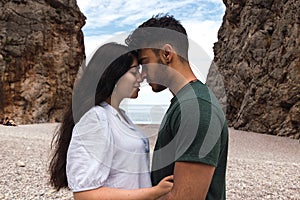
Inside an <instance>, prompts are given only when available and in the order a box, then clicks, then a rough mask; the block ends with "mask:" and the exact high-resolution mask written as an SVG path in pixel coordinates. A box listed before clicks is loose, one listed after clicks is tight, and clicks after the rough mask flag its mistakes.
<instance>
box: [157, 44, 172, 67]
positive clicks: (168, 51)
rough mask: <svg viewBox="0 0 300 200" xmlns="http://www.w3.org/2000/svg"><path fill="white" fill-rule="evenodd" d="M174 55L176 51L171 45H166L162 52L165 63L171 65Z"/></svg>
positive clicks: (161, 55)
mask: <svg viewBox="0 0 300 200" xmlns="http://www.w3.org/2000/svg"><path fill="white" fill-rule="evenodd" d="M173 55H174V49H173V47H172V45H170V44H165V45H164V46H163V47H162V49H161V50H160V57H161V59H162V61H163V63H166V64H169V63H170V62H171V61H172V59H173Z"/></svg>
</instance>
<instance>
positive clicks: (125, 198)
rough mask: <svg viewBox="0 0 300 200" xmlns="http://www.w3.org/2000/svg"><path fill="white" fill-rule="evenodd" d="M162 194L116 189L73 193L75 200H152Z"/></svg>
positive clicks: (145, 190)
mask: <svg viewBox="0 0 300 200" xmlns="http://www.w3.org/2000/svg"><path fill="white" fill-rule="evenodd" d="M161 195H163V194H162V192H159V190H158V188H157V187H156V186H155V187H151V188H141V189H133V190H125V189H118V188H108V187H101V188H97V189H94V190H88V191H83V192H74V199H75V200H103V199H105V200H129V199H130V200H153V199H157V198H159V197H160V196H161Z"/></svg>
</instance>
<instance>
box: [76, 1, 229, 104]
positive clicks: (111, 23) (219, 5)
mask: <svg viewBox="0 0 300 200" xmlns="http://www.w3.org/2000/svg"><path fill="white" fill-rule="evenodd" d="M77 4H78V6H79V8H80V10H81V12H82V13H83V14H84V15H85V16H86V18H87V19H86V24H85V25H84V27H83V29H82V30H83V34H84V43H85V51H86V52H85V53H86V56H87V59H89V58H90V57H91V55H92V53H93V52H94V51H95V50H96V48H97V47H99V46H100V45H101V44H103V43H106V42H108V41H115V42H119V43H124V39H125V38H126V37H127V36H128V35H129V34H130V32H131V31H133V30H134V29H135V28H136V27H138V26H139V25H140V24H141V23H143V22H144V21H146V20H147V19H149V18H151V17H152V16H154V15H157V14H159V13H168V14H169V15H173V16H174V17H175V18H176V19H177V20H179V21H180V22H181V23H182V25H183V26H184V27H185V29H186V31H187V34H188V37H189V40H190V43H191V42H192V43H194V45H191V46H195V45H196V49H195V50H193V51H192V52H193V53H194V54H195V55H196V54H197V53H198V52H199V48H201V49H202V50H203V52H204V53H202V54H203V55H204V57H205V60H206V61H205V63H204V64H203V62H201V63H200V64H198V65H197V63H198V62H197V61H195V63H196V64H195V66H197V67H196V68H194V69H195V73H196V75H197V76H199V79H200V80H202V81H204V82H205V78H206V74H207V71H208V68H209V65H210V62H211V61H212V59H213V44H214V43H215V42H217V33H218V30H219V28H220V26H221V23H222V18H223V15H224V13H225V5H224V3H223V1H222V0H172V1H171V0H165V1H159V0H146V1H145V0H77ZM196 57H197V56H196ZM201 60H204V59H203V58H202V59H201ZM191 64H192V65H194V64H193V63H191ZM199 65H202V66H201V67H202V68H201V69H200V68H199V67H200V66H199ZM203 65H206V67H203ZM197 71H198V72H199V73H198V72H197ZM200 71H201V72H200ZM171 98H172V95H171V93H170V92H169V91H168V90H166V91H164V92H162V93H153V92H152V91H151V88H150V87H149V86H148V85H147V84H146V83H143V84H142V86H141V91H140V93H139V98H138V99H136V100H134V102H135V103H138V104H169V100H170V99H171Z"/></svg>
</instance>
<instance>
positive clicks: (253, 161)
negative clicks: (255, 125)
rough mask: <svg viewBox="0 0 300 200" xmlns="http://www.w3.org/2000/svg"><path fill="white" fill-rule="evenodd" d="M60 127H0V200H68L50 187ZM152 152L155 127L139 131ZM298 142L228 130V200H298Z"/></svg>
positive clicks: (68, 194) (66, 194) (69, 196)
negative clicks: (54, 144) (52, 152)
mask: <svg viewBox="0 0 300 200" xmlns="http://www.w3.org/2000/svg"><path fill="white" fill-rule="evenodd" d="M58 125H59V124H51V123H49V124H47V123H46V124H34V125H19V126H17V127H7V126H2V125H0V149H1V163H0V199H22V200H24V199H72V193H71V192H70V191H68V190H61V191H59V192H56V191H55V190H54V189H53V188H51V186H49V184H48V179H49V175H48V173H47V166H48V163H49V155H50V143H51V138H52V135H53V131H54V130H55V128H56V127H57V126H58ZM139 126H140V128H141V129H142V130H144V131H145V132H146V133H147V134H148V135H151V136H152V137H151V139H150V144H151V147H152V148H153V144H154V140H155V133H156V132H157V129H158V125H139ZM299 169H300V144H299V142H298V140H293V139H289V138H283V137H276V136H271V135H263V134H258V133H252V132H243V131H237V130H234V129H230V134H229V155H228V167H227V199H233V200H236V199H253V200H254V199H276V200H279V199H295V200H296V199H298V200H299V199H300V173H299V172H300V171H299Z"/></svg>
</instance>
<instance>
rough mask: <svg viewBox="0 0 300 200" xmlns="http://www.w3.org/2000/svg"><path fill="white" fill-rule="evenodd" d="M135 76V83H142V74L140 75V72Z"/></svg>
mask: <svg viewBox="0 0 300 200" xmlns="http://www.w3.org/2000/svg"><path fill="white" fill-rule="evenodd" d="M136 76H137V78H136V81H137V82H138V83H141V82H143V78H142V74H141V73H140V72H138V73H137V75H136Z"/></svg>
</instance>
